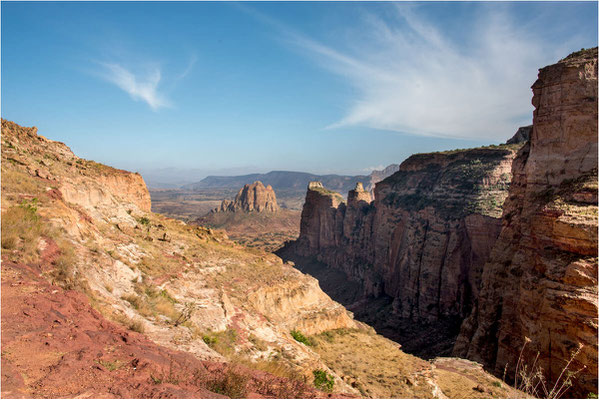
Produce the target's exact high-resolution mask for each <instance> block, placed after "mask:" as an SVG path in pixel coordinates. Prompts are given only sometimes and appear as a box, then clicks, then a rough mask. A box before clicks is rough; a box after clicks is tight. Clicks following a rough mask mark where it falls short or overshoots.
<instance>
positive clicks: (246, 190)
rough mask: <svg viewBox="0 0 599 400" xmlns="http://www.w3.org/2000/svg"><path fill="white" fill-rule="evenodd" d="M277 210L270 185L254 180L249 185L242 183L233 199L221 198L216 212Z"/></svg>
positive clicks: (275, 198)
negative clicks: (221, 200)
mask: <svg viewBox="0 0 599 400" xmlns="http://www.w3.org/2000/svg"><path fill="white" fill-rule="evenodd" d="M278 210H279V206H278V204H277V196H276V195H275V191H274V190H273V188H272V186H270V185H268V186H266V187H264V185H263V184H262V182H260V181H256V182H254V183H252V184H251V185H249V184H248V185H244V186H243V187H242V188H241V189H239V193H237V196H235V200H233V201H230V200H223V202H222V203H221V205H220V207H219V208H217V209H216V210H215V211H216V212H226V211H230V212H239V211H242V212H250V211H257V212H263V211H267V212H276V211H278Z"/></svg>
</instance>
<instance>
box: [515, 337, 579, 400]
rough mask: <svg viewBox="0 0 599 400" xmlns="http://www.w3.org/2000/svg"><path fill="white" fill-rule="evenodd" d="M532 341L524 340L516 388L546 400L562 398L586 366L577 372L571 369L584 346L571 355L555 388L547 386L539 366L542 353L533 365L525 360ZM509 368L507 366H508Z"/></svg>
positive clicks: (517, 367)
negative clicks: (525, 351) (528, 346)
mask: <svg viewBox="0 0 599 400" xmlns="http://www.w3.org/2000/svg"><path fill="white" fill-rule="evenodd" d="M530 342H531V340H530V339H529V338H527V337H525V338H524V344H523V345H522V349H521V350H520V355H519V357H518V361H517V363H516V370H515V377H514V385H513V386H514V387H515V388H516V389H518V390H520V391H522V392H524V393H526V394H528V395H530V396H534V397H537V398H539V397H542V398H545V399H559V398H561V397H562V396H563V395H564V394H565V393H566V392H567V391H568V389H570V387H571V386H572V383H573V380H574V379H575V378H576V376H577V375H578V374H580V373H581V372H582V371H583V370H584V369H585V368H586V365H585V366H583V367H582V368H579V369H577V370H573V369H571V367H570V366H571V365H572V362H573V361H574V360H575V358H576V356H578V354H579V353H580V351H581V350H582V348H583V345H582V344H579V345H578V347H577V348H576V350H573V351H572V353H571V354H570V359H569V360H568V361H567V362H566V365H564V367H563V368H562V370H561V372H560V374H559V376H558V377H557V379H556V380H555V382H554V384H553V386H551V385H548V384H547V379H546V377H545V373H544V371H543V368H542V367H541V366H539V365H537V362H538V359H539V355H540V353H539V352H537V354H536V356H535V358H534V360H533V362H532V365H530V366H529V365H528V364H526V361H525V360H524V359H523V356H524V350H525V348H526V345H527V344H528V343H530ZM506 368H507V366H506Z"/></svg>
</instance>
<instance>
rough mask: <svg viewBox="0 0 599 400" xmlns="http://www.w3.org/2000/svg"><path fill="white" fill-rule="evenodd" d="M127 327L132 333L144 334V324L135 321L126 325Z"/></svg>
mask: <svg viewBox="0 0 599 400" xmlns="http://www.w3.org/2000/svg"><path fill="white" fill-rule="evenodd" d="M127 327H128V328H129V329H130V330H132V331H134V332H139V333H144V332H145V327H144V323H143V322H141V321H140V320H137V319H136V320H131V321H129V323H128V324H127Z"/></svg>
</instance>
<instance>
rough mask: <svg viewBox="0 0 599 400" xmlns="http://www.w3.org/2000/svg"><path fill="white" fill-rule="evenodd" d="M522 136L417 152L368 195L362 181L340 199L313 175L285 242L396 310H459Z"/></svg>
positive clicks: (493, 231) (463, 310) (488, 240)
mask: <svg viewBox="0 0 599 400" xmlns="http://www.w3.org/2000/svg"><path fill="white" fill-rule="evenodd" d="M521 146H522V144H521V143H519V144H518V143H517V144H513V145H502V146H490V147H487V148H479V149H472V150H460V151H451V152H444V153H432V154H417V155H414V156H412V157H410V158H409V159H408V160H406V161H405V162H403V163H402V164H401V167H400V170H399V172H397V173H395V174H394V175H392V176H390V177H388V178H387V179H385V180H383V181H382V182H380V183H378V184H377V185H376V188H375V200H374V201H372V200H371V197H370V194H369V192H367V191H365V190H364V188H363V187H362V185H361V184H358V185H357V187H356V188H355V189H354V190H352V191H350V193H349V195H348V200H347V202H345V201H344V199H343V197H342V196H341V195H340V194H338V193H335V192H332V191H329V190H327V189H325V188H324V187H323V186H322V185H321V184H320V183H318V182H313V183H311V184H310V185H309V187H308V192H307V194H306V202H305V205H304V209H303V212H302V221H301V228H300V230H301V232H300V236H299V238H298V240H297V241H296V242H294V243H291V244H289V245H288V247H287V249H286V250H287V251H291V252H293V253H294V254H297V255H299V256H304V257H310V256H316V257H317V259H318V261H320V262H323V263H325V264H326V265H328V266H329V267H331V268H336V269H340V270H342V271H343V272H345V273H346V274H347V276H348V277H349V278H350V279H352V280H355V281H358V282H360V283H361V284H362V287H363V288H364V291H365V295H366V296H373V297H379V296H382V295H387V296H390V297H392V298H393V299H394V300H393V312H394V313H395V314H396V315H398V316H399V317H401V318H408V319H411V320H424V321H435V320H437V319H438V318H442V317H456V316H457V317H459V318H463V317H465V316H466V315H468V313H469V312H470V310H471V308H472V302H473V299H474V298H475V297H476V295H477V292H478V287H479V283H480V279H481V274H482V266H483V265H484V262H485V261H486V259H487V257H488V255H489V253H490V251H491V248H492V246H493V244H494V242H495V240H496V238H497V236H498V235H499V231H500V228H501V220H500V217H501V205H502V204H503V201H504V199H505V198H506V196H507V188H508V186H509V183H510V180H511V165H512V161H513V160H514V158H515V156H516V152H517V150H518V149H519V148H520V147H521Z"/></svg>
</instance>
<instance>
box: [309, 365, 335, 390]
mask: <svg viewBox="0 0 599 400" xmlns="http://www.w3.org/2000/svg"><path fill="white" fill-rule="evenodd" d="M312 374H313V375H314V387H315V388H316V389H318V390H322V391H324V392H332V391H333V386H335V378H334V377H333V375H331V374H329V373H327V372H326V371H323V370H322V369H315V370H314V371H312Z"/></svg>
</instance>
